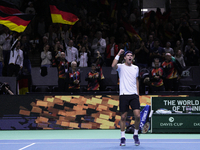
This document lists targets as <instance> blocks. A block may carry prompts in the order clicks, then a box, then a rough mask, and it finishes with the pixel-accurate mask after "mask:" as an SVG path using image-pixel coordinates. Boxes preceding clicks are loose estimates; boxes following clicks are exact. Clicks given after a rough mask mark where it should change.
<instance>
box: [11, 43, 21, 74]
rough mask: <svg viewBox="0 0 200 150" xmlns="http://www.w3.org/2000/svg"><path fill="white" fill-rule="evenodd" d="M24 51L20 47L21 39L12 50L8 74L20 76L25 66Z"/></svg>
mask: <svg viewBox="0 0 200 150" xmlns="http://www.w3.org/2000/svg"><path fill="white" fill-rule="evenodd" d="M23 60H24V57H23V51H22V50H21V49H20V41H17V42H16V46H15V47H14V49H13V50H11V51H10V60H9V63H8V64H9V65H8V76H9V77H12V76H15V77H17V76H19V74H20V70H21V69H22V68H23Z"/></svg>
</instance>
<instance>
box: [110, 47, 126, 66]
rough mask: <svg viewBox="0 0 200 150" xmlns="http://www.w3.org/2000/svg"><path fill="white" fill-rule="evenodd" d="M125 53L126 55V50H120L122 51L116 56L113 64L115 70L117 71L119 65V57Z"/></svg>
mask: <svg viewBox="0 0 200 150" xmlns="http://www.w3.org/2000/svg"><path fill="white" fill-rule="evenodd" d="M123 53H124V50H123V49H120V51H119V52H118V54H117V55H116V56H115V59H114V60H113V62H112V67H113V68H114V69H117V63H118V61H119V57H120V55H121V54H123Z"/></svg>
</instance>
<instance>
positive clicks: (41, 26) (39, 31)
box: [37, 17, 46, 39]
mask: <svg viewBox="0 0 200 150" xmlns="http://www.w3.org/2000/svg"><path fill="white" fill-rule="evenodd" d="M45 30H46V24H45V21H44V18H43V17H41V18H39V21H38V24H37V34H38V35H39V37H40V39H41V38H42V37H43V35H44V34H45Z"/></svg>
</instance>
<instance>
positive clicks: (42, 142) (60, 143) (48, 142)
mask: <svg viewBox="0 0 200 150" xmlns="http://www.w3.org/2000/svg"><path fill="white" fill-rule="evenodd" d="M140 142H141V141H140ZM36 143H37V144H65V143H67V144H68V143H85V142H36ZM36 143H32V144H30V145H28V146H26V147H24V148H21V149H19V150H23V149H25V148H27V147H29V146H32V145H34V144H36ZM87 143H119V142H87ZM126 143H133V142H126ZM141 143H150V144H154V143H156V144H159V143H160V144H161V143H163V144H164V143H166V144H168V143H180V144H184V143H187V144H189V143H191V144H194V143H196V144H198V143H199V144H200V142H141ZM1 144H2V145H3V144H5V145H6V144H26V143H0V145H1Z"/></svg>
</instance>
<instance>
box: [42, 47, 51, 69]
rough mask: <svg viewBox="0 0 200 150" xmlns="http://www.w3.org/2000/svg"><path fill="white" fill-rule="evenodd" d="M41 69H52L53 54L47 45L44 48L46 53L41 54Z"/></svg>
mask: <svg viewBox="0 0 200 150" xmlns="http://www.w3.org/2000/svg"><path fill="white" fill-rule="evenodd" d="M41 59H42V62H41V67H47V68H49V67H51V59H52V55H51V52H50V51H49V45H48V44H47V45H45V47H44V51H43V52H41Z"/></svg>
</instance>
